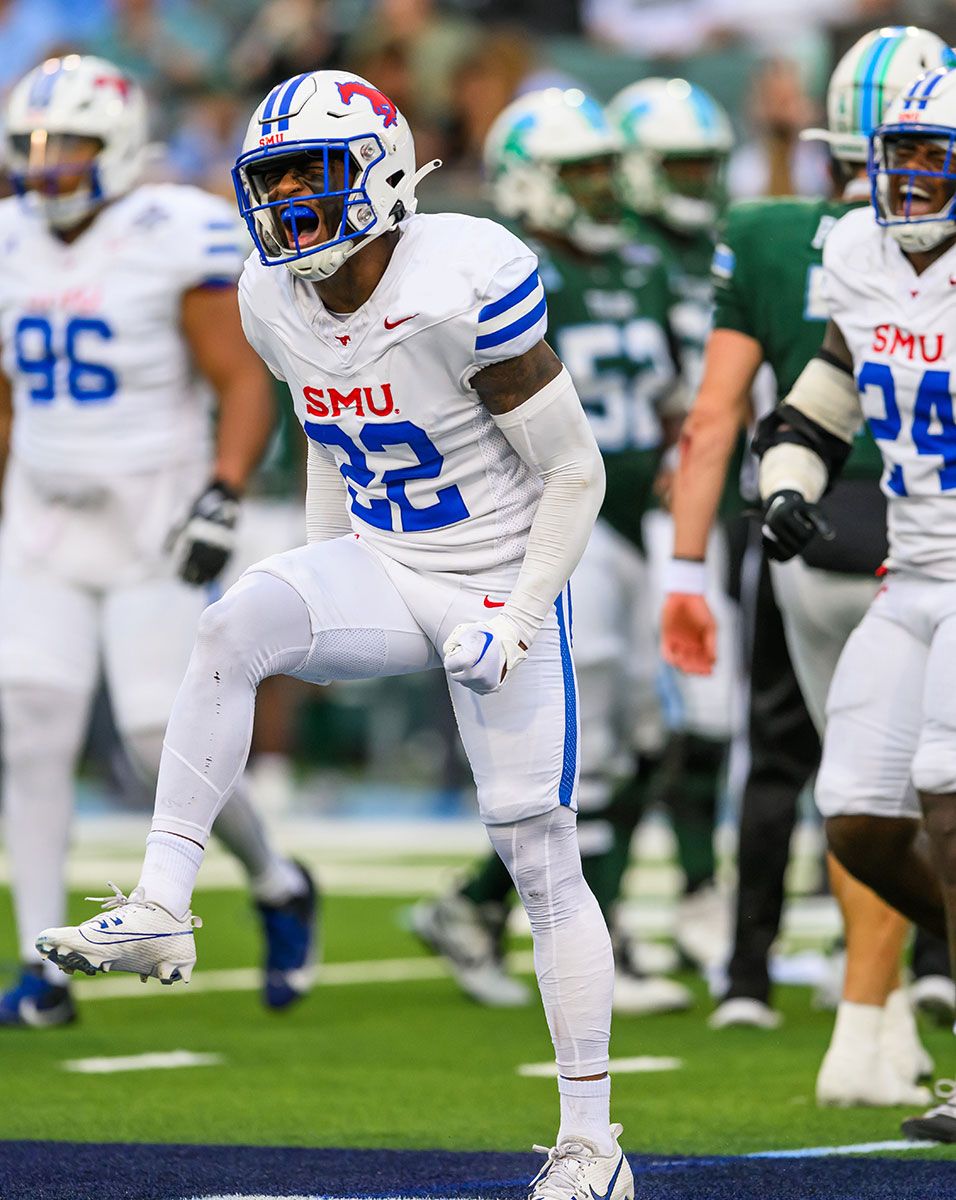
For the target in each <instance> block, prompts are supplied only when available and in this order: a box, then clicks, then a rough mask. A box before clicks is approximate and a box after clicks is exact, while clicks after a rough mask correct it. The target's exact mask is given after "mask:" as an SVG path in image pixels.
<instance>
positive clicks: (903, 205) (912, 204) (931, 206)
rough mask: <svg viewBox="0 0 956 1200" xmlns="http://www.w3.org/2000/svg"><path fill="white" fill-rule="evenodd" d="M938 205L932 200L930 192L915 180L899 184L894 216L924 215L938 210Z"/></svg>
mask: <svg viewBox="0 0 956 1200" xmlns="http://www.w3.org/2000/svg"><path fill="white" fill-rule="evenodd" d="M938 208H939V205H938V204H936V203H935V201H934V200H933V197H932V194H931V193H930V192H929V191H928V190H927V189H926V188H925V187H923V186H922V185H920V184H919V183H916V182H915V181H908V182H905V183H903V184H901V185H900V189H899V193H898V195H897V200H896V216H898V217H925V216H929V215H930V214H931V213H934V212H936V211H937V210H938Z"/></svg>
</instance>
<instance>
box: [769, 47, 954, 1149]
mask: <svg viewBox="0 0 956 1200" xmlns="http://www.w3.org/2000/svg"><path fill="white" fill-rule="evenodd" d="M869 170H870V177H871V182H872V201H873V203H872V207H867V208H863V209H857V210H856V211H853V212H850V213H849V214H847V215H846V216H845V217H843V219H842V220H841V221H840V223H839V224H838V225H837V226H836V227H835V228H834V230H833V231H832V233H831V234H830V236H829V237H828V238H827V241H826V243H825V246H824V256H823V262H824V268H825V271H826V275H825V288H826V296H827V303H828V306H829V313H830V322H829V324H828V326H827V331H826V334H825V337H824V342H823V347H822V349H821V350H820V352H819V354H818V356H817V357H816V358H814V359H812V360H811V361H810V363H809V364H808V365H807V367H806V368H805V369H804V371H803V373H802V374H801V375H800V377H799V378H798V380H797V382H796V384H795V385H794V387H793V390H792V391H791V392H790V394H789V396H788V397H787V399H786V401H785V402H784V403H783V404H782V405H781V406H780V407H778V408H777V409H776V410H775V412H774V413H773V414H772V415H771V416H770V417H768V418H767V419H766V420H765V422H764V423H763V424H762V426H761V430H760V433H759V437H758V440H757V446H758V449H760V450H762V451H763V457H762V462H761V472H760V490H761V494H762V496H763V498H764V501H765V505H766V508H765V517H764V522H765V523H764V536H765V538H766V540H767V541H768V543H769V549H770V551H771V552H772V553H773V554H774V555H775V556H777V557H778V558H786V557H787V556H788V555H793V554H796V553H799V552H800V550H802V549H803V547H804V546H806V545H807V544H808V543H809V542H810V540H811V539H812V538H813V537H814V536H818V535H823V536H827V535H828V533H829V529H828V526H827V522H826V520H825V519H824V518H823V517H822V515H821V512H820V510H819V507H818V505H817V501H818V500H819V499H820V497H821V496H822V495H823V493H824V491H825V490H826V488H827V486H828V482H829V480H830V479H831V478H832V477H833V476H834V474H835V473H837V472H838V471H839V468H840V466H841V464H842V462H843V461H844V460H845V458H846V456H847V454H848V452H849V447H850V444H851V442H852V440H853V436H854V434H855V432H856V430H857V428H858V426H859V424H860V421H861V419H863V418H865V419H866V421H867V422H868V424H869V427H870V430H871V432H872V434H873V436H874V438H875V439H876V441H877V442H878V444H879V446H880V450H881V452H882V455H883V461H884V473H883V478H882V482H881V486H882V488H883V491H884V493H885V495H886V497H887V502H888V532H889V556H888V558H887V560H886V574H885V576H884V580H883V586H882V587H881V588H880V590H879V592H878V593H877V595H876V598H875V599H874V601H873V603H872V604H871V606H870V608H869V609H868V611H867V613H866V615H865V617H864V618H863V620H862V622H861V623H860V625H859V626H858V627H857V629H856V630H855V631H854V632H853V633H852V634H851V635H850V638H849V640H848V641H847V643H846V647H845V649H844V651H843V653H842V655H841V657H840V661H839V664H838V666H837V669H836V673H835V675H834V678H833V683H832V686H831V688H830V693H829V697H828V700H827V714H826V715H827V724H826V735H825V740H824V748H823V761H822V765H821V767H820V773H819V776H818V779H817V792H816V794H817V803H818V805H819V807H820V810H821V812H822V813H823V815H824V816H825V818H826V827H827V836H828V840H829V844H830V848H831V849H832V851H833V852H834V854H836V856H837V857H838V858H839V859H840V861H841V862H842V863H843V865H844V866H845V867H846V868H847V869H848V870H849V871H850V872H851V873H852V874H853V875H855V876H856V877H857V878H858V879H860V880H861V881H862V882H863V883H865V884H867V885H869V886H870V887H871V888H873V890H874V891H876V892H877V893H878V894H880V895H881V896H882V897H883V898H884V899H885V900H887V901H888V902H889V903H890V904H892V905H893V906H894V907H895V908H898V909H899V910H900V911H901V912H903V913H905V914H906V915H907V916H909V917H911V918H912V919H913V920H915V921H918V922H919V923H920V924H922V925H924V926H925V927H927V928H929V929H932V930H933V931H934V932H937V933H939V934H941V935H943V934H945V932H946V928H947V925H948V929H949V939H950V958H951V960H953V961H956V833H954V831H956V822H954V814H956V702H954V692H953V686H952V674H951V672H952V659H951V658H950V655H951V654H953V653H954V652H956V617H954V613H956V490H954V489H956V468H954V466H953V463H954V462H956V421H954V419H953V399H952V390H951V388H952V383H951V373H952V371H953V369H954V368H956V347H954V346H953V344H952V322H953V319H954V317H956V292H954V290H953V289H954V287H956V68H950V67H937V68H935V69H933V70H931V71H929V72H927V73H926V74H924V75H921V76H920V77H919V78H918V79H916V80H915V81H914V82H913V83H912V84H910V85H909V86H908V87H906V88H905V89H904V90H903V91H902V92H901V94H900V95H899V96H898V97H897V98H896V100H895V101H894V102H893V104H892V105H891V106H890V108H889V110H888V111H887V113H886V115H885V118H884V122H883V124H881V125H880V126H879V127H878V128H877V130H876V131H875V133H874V135H873V137H872V139H871V152H870V167H869ZM921 814H922V817H923V827H925V830H926V833H927V834H928V842H929V845H928V846H926V845H925V844H924V839H923V838H922V837H921V824H920V815H921ZM954 1091H956V1088H954V1085H952V1084H950V1085H949V1089H948V1091H947V1092H946V1095H947V1096H948V1097H949V1098H948V1099H946V1100H945V1101H944V1103H942V1104H941V1105H939V1106H938V1107H936V1108H934V1109H931V1110H930V1111H929V1112H928V1113H927V1114H926V1115H925V1117H921V1118H914V1119H912V1120H909V1121H907V1122H905V1123H904V1126H903V1128H904V1131H905V1132H906V1133H908V1134H910V1135H911V1136H915V1137H922V1138H933V1139H936V1140H939V1141H956V1101H954V1100H953V1098H952V1096H953V1092H954Z"/></svg>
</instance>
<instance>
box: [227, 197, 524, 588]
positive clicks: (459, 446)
mask: <svg viewBox="0 0 956 1200" xmlns="http://www.w3.org/2000/svg"><path fill="white" fill-rule="evenodd" d="M537 268H538V263H537V258H536V257H535V255H534V254H533V253H532V251H530V250H529V249H528V248H527V247H526V246H525V245H524V244H523V243H522V242H521V241H519V240H518V238H516V237H515V236H514V235H513V234H511V233H509V232H508V230H506V229H504V228H503V227H502V226H500V225H498V224H496V223H495V222H493V221H487V220H482V219H477V218H473V217H465V216H459V215H457V214H444V215H437V216H424V215H415V216H411V217H409V218H408V219H406V220H405V221H404V222H403V223H402V226H401V237H400V238H399V240H398V243H397V245H396V247H395V250H394V252H393V254H392V257H391V259H390V261H389V263H388V266H387V268H386V271H385V274H384V276H383V277H382V279H381V282H380V283H379V284H378V286H377V288H376V289H375V291H374V292H373V294H372V296H371V297H370V298H369V299H368V300H367V301H366V303H365V304H363V305H362V307H361V308H360V309H358V311H357V312H354V313H350V314H348V315H346V316H344V317H337V316H336V315H335V314H331V313H329V312H328V311H327V310H326V308H325V306H324V305H323V304H322V302H321V300H320V299H319V297H318V295H317V293H316V291H315V288H314V287H313V285H312V284H310V283H306V282H303V281H301V280H297V279H295V278H294V277H293V276H292V275H291V274H290V273H289V272H288V271H286V270H280V269H277V268H275V267H264V266H263V265H262V264H261V263H260V262H259V260H258V258H257V257H252V258H250V259H249V260H248V261H247V263H246V266H245V270H244V272H243V275H242V279H241V281H240V287H239V303H240V309H241V312H242V320H243V326H244V328H245V331H246V336H247V337H248V338H249V341H250V342H251V344H252V345H253V346H254V347H255V349H256V350H257V351H258V353H259V354H260V356H261V357H262V358H263V359H264V360H265V362H266V363H267V364H268V365H269V367H270V368H271V370H272V371H273V373H274V374H276V375H277V376H278V377H279V378H280V379H285V380H287V382H288V383H289V386H290V389H291V392H292V396H293V401H294V404H295V410H296V415H297V416H298V418H299V420H300V422H301V423H302V426H303V428H304V430H305V432H306V434H307V436H308V437H309V438H310V439H311V440H312V442H313V443H314V444H316V445H318V446H321V447H323V448H324V450H325V451H326V452H327V453H328V454H329V455H330V456H331V458H332V459H333V460H334V462H335V463H336V465H337V466H338V468H339V470H340V471H341V474H342V477H343V481H344V487H343V497H344V501H345V503H346V504H347V506H348V510H349V515H350V520H351V523H352V528H353V529H354V530H355V532H356V533H357V534H359V535H360V536H361V537H362V538H363V539H364V540H367V541H368V542H369V543H370V544H371V545H372V546H373V547H374V548H375V549H377V550H379V551H380V552H381V553H383V554H385V555H387V556H388V557H389V558H392V559H394V560H396V561H398V562H400V563H403V564H404V565H405V566H407V567H411V568H413V569H416V570H426V571H442V572H444V571H456V572H474V571H488V570H493V569H495V568H497V567H500V566H503V565H506V564H509V563H515V562H517V561H519V560H520V559H521V557H522V556H523V554H524V549H525V543H526V540H527V534H528V530H529V528H530V526H531V520H532V517H533V516H534V512H535V509H536V507H537V503H538V500H539V499H540V495H541V484H540V481H539V479H538V478H537V476H536V475H535V474H534V473H533V472H532V471H531V470H530V469H529V468H528V467H527V466H526V465H525V463H524V462H523V461H522V460H521V458H520V457H519V456H518V454H516V453H515V451H514V449H513V448H512V447H511V446H510V444H509V443H508V441H507V440H506V439H505V437H504V435H503V434H502V433H501V431H500V430H499V429H498V427H497V426H496V425H495V423H494V421H493V420H492V418H491V414H490V413H489V412H488V410H487V409H486V408H485V407H484V405H482V404H481V402H480V400H479V399H478V396H477V393H476V392H475V391H474V389H473V388H472V387H470V386H469V381H470V379H471V378H472V376H473V375H474V374H475V373H476V372H478V371H479V370H481V369H482V368H483V367H485V366H488V365H490V364H492V363H496V362H501V361H504V360H506V359H510V358H516V357H518V356H519V355H521V354H524V353H525V352H526V351H527V350H529V349H531V347H532V346H534V345H535V344H536V343H537V342H539V341H540V340H541V338H542V337H543V336H544V332H545V328H546V323H547V309H546V302H545V297H544V290H543V288H542V285H541V281H540V279H539V277H538V269H537Z"/></svg>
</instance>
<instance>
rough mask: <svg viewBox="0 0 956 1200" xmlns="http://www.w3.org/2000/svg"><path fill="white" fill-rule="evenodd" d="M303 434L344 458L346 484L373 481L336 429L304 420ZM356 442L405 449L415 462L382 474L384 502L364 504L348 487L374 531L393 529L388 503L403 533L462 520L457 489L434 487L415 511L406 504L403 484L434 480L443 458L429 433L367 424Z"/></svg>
mask: <svg viewBox="0 0 956 1200" xmlns="http://www.w3.org/2000/svg"><path fill="white" fill-rule="evenodd" d="M305 432H306V433H307V434H308V436H309V437H310V438H312V440H313V441H315V442H320V443H321V444H322V445H323V446H338V447H339V449H340V450H343V451H344V452H345V456H346V458H347V459H348V461H347V462H344V463H342V464H341V465H340V467H339V470H340V471H341V472H342V475H343V477H344V478H345V480H346V483H348V481H349V480H351V481H352V482H353V483H357V484H358V485H359V487H362V488H367V487H368V486H369V484H370V483H371V482H372V480H373V479H374V478H375V472H374V471H371V470H369V465H368V460H367V458H366V457H365V454H364V453H363V452H362V450H361V449H360V448H359V447H358V446H357V445H356V444H355V442H354V441H353V440H352V439H351V438H350V437H349V436H348V434H347V433H345V432H344V431H343V430H341V429H340V428H339V427H338V425H320V424H317V423H313V422H311V421H308V422H306V425H305ZM359 441H360V442H361V443H362V445H363V446H364V447H365V449H366V450H370V451H372V453H381V452H382V451H384V450H385V448H386V447H387V446H408V447H409V449H410V450H411V451H412V452H413V454H414V455H415V457H416V458H417V459H418V462H417V463H415V464H414V465H412V466H404V467H394V468H392V469H390V470H387V471H383V472H382V483H384V485H385V494H386V496H387V497H388V499H387V500H384V499H382V498H377V499H374V500H370V501H369V502H368V503H367V504H366V503H365V502H363V501H362V500H360V499H359V498H358V494H357V492H356V491H355V488H353V487H351V486H349V495H350V496H351V497H352V512H354V513H355V515H356V516H357V517H359V518H360V519H361V520H362V521H365V522H366V523H367V524H368V525H374V526H375V528H376V529H392V528H393V526H392V504H390V503H389V501H391V502H392V503H393V504H395V505H396V506H397V508H398V511H399V514H400V516H401V523H402V530H403V532H405V533H422V532H425V531H427V530H429V529H444V528H445V526H446V525H455V524H457V523H458V522H459V521H463V520H464V519H465V517H467V516H468V515H469V514H468V509H467V507H466V506H465V501H464V499H463V497H462V494H461V492H460V491H459V490H458V488H457V487H456V486H455V485H454V484H452V486H451V487H444V488H439V489H438V490H437V491H436V492H435V503H434V504H428V505H426V506H425V507H424V508H416V507H415V506H414V505H413V504H412V502H411V501H410V500H409V498H408V496H407V494H406V492H405V485H406V484H407V483H409V482H410V481H411V480H413V479H437V478H438V476H439V475H440V474H441V469H442V466H443V465H444V462H445V460H444V459H443V458H442V456H441V455H440V454H439V453H438V448H437V447H436V446H435V443H434V442H433V441H432V440H431V438H430V437H429V436H428V434H427V433H426V432H425V430H424V429H422V428H421V427H420V426H418V425H413V424H412V423H411V421H393V422H391V423H389V424H384V425H371V424H370V425H366V426H365V427H364V428H363V429H362V432H361V433H360V434H359Z"/></svg>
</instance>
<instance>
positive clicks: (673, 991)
mask: <svg viewBox="0 0 956 1200" xmlns="http://www.w3.org/2000/svg"><path fill="white" fill-rule="evenodd" d="M693 1004H694V994H693V992H691V990H690V989H689V988H686V987H684V985H683V984H682V983H678V982H677V980H676V979H668V978H667V977H666V976H664V975H634V974H632V973H631V972H629V971H622V970H621V969H620V968H618V969H617V970H616V971H615V972H614V998H613V1002H612V1007H613V1009H614V1011H615V1012H616V1013H621V1014H622V1015H624V1016H634V1017H643V1016H653V1015H654V1014H656V1013H670V1012H686V1011H687V1009H688V1008H692V1007H693Z"/></svg>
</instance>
